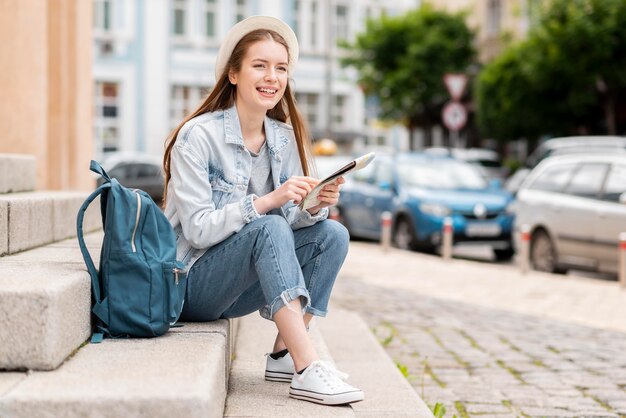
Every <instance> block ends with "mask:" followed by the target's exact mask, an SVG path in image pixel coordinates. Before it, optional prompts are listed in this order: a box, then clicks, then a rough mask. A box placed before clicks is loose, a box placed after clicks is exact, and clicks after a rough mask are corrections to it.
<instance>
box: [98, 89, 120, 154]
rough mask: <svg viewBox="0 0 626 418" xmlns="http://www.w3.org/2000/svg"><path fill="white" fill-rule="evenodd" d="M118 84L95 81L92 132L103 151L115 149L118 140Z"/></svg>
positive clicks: (117, 145)
mask: <svg viewBox="0 0 626 418" xmlns="http://www.w3.org/2000/svg"><path fill="white" fill-rule="evenodd" d="M119 98H120V92H119V84H118V83H110V82H96V86H95V97H94V131H95V132H94V133H95V138H96V141H97V143H98V144H99V148H100V149H101V150H102V151H104V152H109V151H117V149H118V147H119V142H120V126H119V125H120V119H119V114H120V112H119V102H120V100H119Z"/></svg>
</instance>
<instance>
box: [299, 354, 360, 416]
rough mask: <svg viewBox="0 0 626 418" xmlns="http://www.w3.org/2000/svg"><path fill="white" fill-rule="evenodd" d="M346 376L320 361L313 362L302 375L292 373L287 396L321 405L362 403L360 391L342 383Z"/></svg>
mask: <svg viewBox="0 0 626 418" xmlns="http://www.w3.org/2000/svg"><path fill="white" fill-rule="evenodd" d="M347 378H348V375H347V374H345V373H342V372H340V371H338V370H336V369H335V368H334V367H332V366H331V365H329V364H328V363H325V362H323V361H321V360H317V361H314V362H313V363H311V364H310V365H309V367H307V369H306V370H305V371H304V372H303V373H302V374H298V373H294V375H293V378H292V379H291V387H290V388H289V396H291V397H292V398H296V399H301V400H303V401H309V402H315V403H319V404H322V405H342V404H347V403H352V402H358V401H362V400H363V399H364V398H365V394H364V393H363V391H362V390H360V389H357V388H355V387H353V386H350V385H349V384H348V383H346V382H345V381H344V379H347Z"/></svg>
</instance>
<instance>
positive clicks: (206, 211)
mask: <svg viewBox="0 0 626 418" xmlns="http://www.w3.org/2000/svg"><path fill="white" fill-rule="evenodd" d="M264 128H265V140H266V142H267V147H268V150H269V154H270V166H271V170H272V181H273V183H274V188H277V187H279V186H280V185H281V184H283V183H284V182H285V181H286V180H287V179H288V178H289V177H291V176H301V175H302V168H301V166H300V157H299V155H298V148H297V144H296V141H295V137H294V133H293V129H292V127H291V126H289V125H287V124H285V123H282V122H279V121H276V120H274V119H270V118H269V117H265V122H264ZM251 170H252V157H251V156H250V153H249V152H248V150H247V149H246V147H245V146H244V143H243V137H242V134H241V126H240V124H239V116H238V115H237V109H236V107H235V106H233V107H231V108H229V109H226V110H223V111H221V110H220V111H216V112H211V113H205V114H202V115H199V116H197V117H195V118H193V119H191V120H190V121H188V122H187V123H186V124H185V125H183V127H182V129H181V130H180V132H179V133H178V136H177V140H176V142H175V144H174V146H173V148H172V154H171V163H170V172H171V178H170V181H169V185H168V188H167V204H166V207H165V215H166V216H167V218H168V219H169V221H170V223H171V224H172V226H173V227H174V231H175V233H176V243H177V248H176V250H177V251H176V252H177V258H178V259H179V260H181V261H182V262H183V263H185V266H186V268H187V271H189V269H190V268H191V266H192V265H193V263H194V262H195V261H196V260H197V259H198V258H200V256H202V254H204V253H205V252H206V250H207V249H208V248H210V247H212V246H213V245H215V244H218V243H220V242H221V241H223V240H225V239H226V238H228V237H229V236H231V235H232V234H234V233H236V232H238V231H239V230H240V229H241V228H243V226H244V225H245V224H247V223H249V222H251V221H253V220H255V219H257V218H259V217H261V216H263V215H260V214H259V213H258V212H257V211H256V210H255V208H254V205H253V204H252V201H253V198H255V197H256V196H254V195H251V194H247V191H248V182H249V181H250V172H251ZM272 213H280V214H281V215H282V216H283V217H284V218H285V219H286V220H287V221H288V222H289V224H290V225H291V227H292V228H293V229H299V228H303V227H307V226H310V225H313V224H314V223H316V222H319V221H321V220H323V219H326V217H327V216H328V209H326V208H324V209H322V210H320V211H319V212H318V213H317V214H316V215H311V214H309V212H307V211H303V210H300V209H299V208H298V207H297V206H296V205H295V204H294V203H293V202H288V203H287V204H285V205H284V206H282V207H281V208H279V210H278V211H273V212H272Z"/></svg>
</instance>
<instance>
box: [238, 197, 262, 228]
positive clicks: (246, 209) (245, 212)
mask: <svg viewBox="0 0 626 418" xmlns="http://www.w3.org/2000/svg"><path fill="white" fill-rule="evenodd" d="M256 198H258V196H257V195H254V194H249V195H247V196H246V197H244V198H243V199H241V203H240V206H239V207H240V208H241V215H242V216H243V221H244V222H245V223H250V222H252V221H254V220H255V219H259V218H260V217H261V216H263V215H261V214H259V212H257V211H256V208H255V207H254V204H253V203H252V202H254V199H256Z"/></svg>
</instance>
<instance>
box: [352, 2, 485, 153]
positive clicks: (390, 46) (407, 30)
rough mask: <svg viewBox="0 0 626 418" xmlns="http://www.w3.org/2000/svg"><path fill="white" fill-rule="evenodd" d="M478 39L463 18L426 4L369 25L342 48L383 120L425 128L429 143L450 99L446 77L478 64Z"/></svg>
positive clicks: (410, 126) (372, 21)
mask: <svg viewBox="0 0 626 418" xmlns="http://www.w3.org/2000/svg"><path fill="white" fill-rule="evenodd" d="M472 38H473V34H472V32H471V31H470V30H469V29H468V28H467V26H466V24H465V17H464V16H463V15H462V14H448V13H445V12H442V11H437V10H435V9H433V8H432V7H431V6H429V5H424V6H422V7H420V8H419V9H416V10H413V11H410V12H408V13H406V14H404V15H400V16H394V17H389V16H385V15H383V16H382V17H381V18H380V19H376V20H368V21H367V23H366V30H365V32H363V33H361V34H359V35H357V37H356V40H355V41H354V43H352V44H350V43H346V42H344V43H342V44H341V46H342V47H343V48H345V49H346V50H347V52H348V55H347V57H346V58H344V59H343V60H342V64H343V65H344V66H353V67H355V68H356V69H357V71H358V73H359V84H360V85H361V87H362V88H363V90H364V92H365V94H366V95H372V96H376V97H377V98H378V101H379V105H380V115H379V116H380V117H381V118H382V119H387V120H396V121H401V122H402V123H404V124H405V125H406V126H407V127H408V128H409V129H410V131H411V132H412V131H413V128H416V127H422V128H424V130H425V132H426V137H427V141H429V140H430V129H431V128H432V126H434V125H435V124H438V123H440V113H441V108H442V106H443V104H444V103H445V102H446V101H447V100H448V99H449V97H448V93H447V92H446V89H445V85H444V83H443V75H444V74H445V73H447V72H464V71H466V70H467V68H468V67H469V66H470V64H472V62H473V59H474V55H475V52H474V49H473V47H472ZM411 144H413V141H412V140H411Z"/></svg>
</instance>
